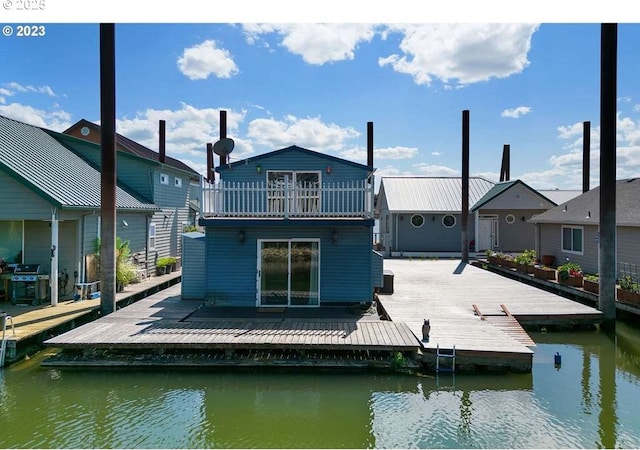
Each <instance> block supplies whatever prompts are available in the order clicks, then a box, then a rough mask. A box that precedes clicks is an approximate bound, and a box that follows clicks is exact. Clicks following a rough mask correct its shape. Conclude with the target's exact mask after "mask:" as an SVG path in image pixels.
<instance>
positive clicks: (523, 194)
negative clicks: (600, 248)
mask: <svg viewBox="0 0 640 450" xmlns="http://www.w3.org/2000/svg"><path fill="white" fill-rule="evenodd" d="M554 206H556V204H555V203H554V202H553V201H552V200H550V199H549V198H547V197H546V196H544V195H542V194H541V193H540V192H538V191H536V190H535V189H533V188H531V187H530V186H529V185H527V184H526V183H525V182H523V181H522V180H511V181H503V182H500V183H496V184H495V185H494V186H493V187H492V188H491V189H489V190H488V191H487V193H486V194H485V195H483V196H482V198H480V199H479V200H478V201H477V202H476V203H475V204H474V205H473V206H472V207H471V212H472V213H473V220H474V221H475V223H476V227H475V230H476V237H475V240H476V242H477V243H478V245H477V250H478V251H484V250H496V251H503V252H521V251H523V250H526V249H532V248H534V246H535V226H534V225H533V224H532V223H530V222H528V220H529V219H530V218H531V217H532V216H534V215H535V214H539V213H542V212H544V211H546V210H548V209H549V208H553V207H554Z"/></svg>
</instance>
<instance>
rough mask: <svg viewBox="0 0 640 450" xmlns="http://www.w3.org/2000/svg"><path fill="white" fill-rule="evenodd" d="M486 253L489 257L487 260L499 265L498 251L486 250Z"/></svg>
mask: <svg viewBox="0 0 640 450" xmlns="http://www.w3.org/2000/svg"><path fill="white" fill-rule="evenodd" d="M484 254H485V256H486V257H487V262H488V263H489V264H495V265H496V266H497V265H498V254H497V253H496V252H494V251H493V250H485V252H484Z"/></svg>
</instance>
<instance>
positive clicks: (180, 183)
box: [173, 177, 182, 187]
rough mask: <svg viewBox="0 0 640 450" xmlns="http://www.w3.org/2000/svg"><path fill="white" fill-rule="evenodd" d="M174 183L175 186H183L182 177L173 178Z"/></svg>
mask: <svg viewBox="0 0 640 450" xmlns="http://www.w3.org/2000/svg"><path fill="white" fill-rule="evenodd" d="M173 185H174V186H175V187H182V178H178V177H175V178H174V180H173Z"/></svg>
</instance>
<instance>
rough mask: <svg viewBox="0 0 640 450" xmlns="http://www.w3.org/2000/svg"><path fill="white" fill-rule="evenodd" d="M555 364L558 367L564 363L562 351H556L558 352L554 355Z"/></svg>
mask: <svg viewBox="0 0 640 450" xmlns="http://www.w3.org/2000/svg"><path fill="white" fill-rule="evenodd" d="M553 364H554V365H555V366H556V368H559V367H560V366H561V365H562V356H560V353H558V352H556V354H555V355H554V357H553Z"/></svg>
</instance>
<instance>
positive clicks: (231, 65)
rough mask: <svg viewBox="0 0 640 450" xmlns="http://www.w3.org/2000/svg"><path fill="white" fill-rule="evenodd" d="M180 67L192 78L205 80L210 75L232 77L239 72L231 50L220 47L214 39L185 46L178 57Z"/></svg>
mask: <svg viewBox="0 0 640 450" xmlns="http://www.w3.org/2000/svg"><path fill="white" fill-rule="evenodd" d="M178 68H179V69H180V72H182V73H183V74H184V75H185V76H187V77H188V78H190V79H191V80H204V79H207V78H208V77H209V76H210V75H214V76H216V77H218V78H231V77H232V76H233V75H236V74H237V73H238V72H239V71H238V67H237V66H236V63H235V62H234V61H233V58H232V57H231V54H230V53H229V51H228V50H225V49H221V48H218V47H217V44H216V41H213V40H207V41H204V42H203V43H201V44H198V45H195V46H193V47H189V48H185V49H184V52H183V53H182V56H181V57H179V58H178Z"/></svg>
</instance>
